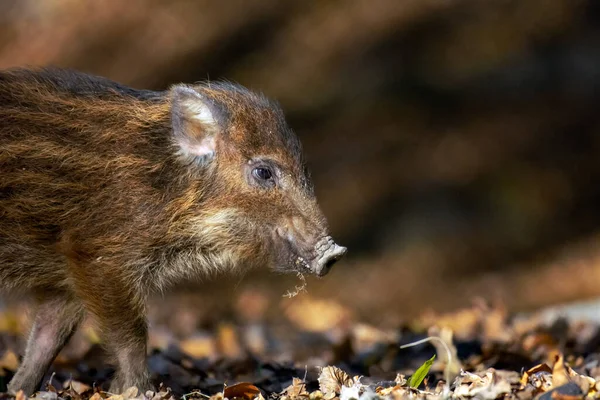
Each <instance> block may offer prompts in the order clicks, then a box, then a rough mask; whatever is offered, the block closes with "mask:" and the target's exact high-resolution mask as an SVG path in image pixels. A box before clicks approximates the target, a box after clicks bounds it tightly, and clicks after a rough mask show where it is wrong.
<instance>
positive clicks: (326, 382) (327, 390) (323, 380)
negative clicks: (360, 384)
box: [318, 367, 354, 399]
mask: <svg viewBox="0 0 600 400" xmlns="http://www.w3.org/2000/svg"><path fill="white" fill-rule="evenodd" d="M318 380H319V389H321V392H323V398H325V399H332V398H334V397H335V396H337V395H339V394H340V393H341V391H342V386H348V387H350V386H352V385H353V384H354V380H353V379H352V378H350V376H348V374H347V373H345V372H344V371H342V370H341V369H339V368H338V367H325V368H323V369H322V370H321V373H320V374H319V379H318Z"/></svg>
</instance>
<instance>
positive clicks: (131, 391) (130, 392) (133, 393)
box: [121, 386, 139, 400]
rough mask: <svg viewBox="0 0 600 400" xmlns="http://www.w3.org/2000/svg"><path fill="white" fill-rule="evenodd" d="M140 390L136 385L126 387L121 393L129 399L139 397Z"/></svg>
mask: <svg viewBox="0 0 600 400" xmlns="http://www.w3.org/2000/svg"><path fill="white" fill-rule="evenodd" d="M138 392H139V391H138V388H137V387H135V386H132V387H130V388H128V389H126V390H125V391H124V392H123V393H121V396H123V399H125V400H129V399H133V398H135V397H137V395H138Z"/></svg>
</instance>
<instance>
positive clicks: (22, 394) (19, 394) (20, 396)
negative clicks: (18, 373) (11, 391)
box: [15, 390, 27, 400]
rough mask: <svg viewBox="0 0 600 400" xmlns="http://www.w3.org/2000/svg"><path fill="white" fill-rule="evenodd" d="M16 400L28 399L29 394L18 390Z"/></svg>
mask: <svg viewBox="0 0 600 400" xmlns="http://www.w3.org/2000/svg"><path fill="white" fill-rule="evenodd" d="M15 400H27V396H26V395H25V392H24V391H22V390H19V391H18V392H17V394H16V395H15Z"/></svg>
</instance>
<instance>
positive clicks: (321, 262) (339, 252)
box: [313, 238, 347, 276]
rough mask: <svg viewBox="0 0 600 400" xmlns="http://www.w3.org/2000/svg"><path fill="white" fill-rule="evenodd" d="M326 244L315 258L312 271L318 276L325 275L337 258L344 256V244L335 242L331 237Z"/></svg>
mask: <svg viewBox="0 0 600 400" xmlns="http://www.w3.org/2000/svg"><path fill="white" fill-rule="evenodd" d="M328 239H329V240H328V244H327V246H326V247H324V248H323V249H322V250H321V251H320V255H319V256H318V257H317V258H316V262H315V265H314V267H313V268H314V272H315V274H317V275H318V276H325V275H327V273H328V272H329V270H331V267H333V264H335V263H336V262H337V261H338V260H339V259H341V258H342V257H344V254H346V251H347V249H346V248H345V247H344V246H340V245H338V244H336V243H335V242H334V241H333V240H332V239H331V238H328Z"/></svg>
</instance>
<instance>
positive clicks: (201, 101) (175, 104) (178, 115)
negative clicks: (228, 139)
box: [171, 85, 222, 163]
mask: <svg viewBox="0 0 600 400" xmlns="http://www.w3.org/2000/svg"><path fill="white" fill-rule="evenodd" d="M171 92H172V106H171V107H172V108H171V113H172V115H171V120H172V124H173V136H174V139H175V142H176V144H177V145H178V146H179V153H180V154H181V156H183V157H185V158H186V159H194V160H197V161H200V162H201V163H205V162H208V161H210V160H211V159H212V158H213V157H214V155H215V151H216V137H217V135H218V134H220V132H221V131H222V124H221V122H220V121H222V116H221V115H220V113H219V109H218V106H217V105H216V104H215V102H214V101H213V100H212V99H210V98H209V97H207V96H205V95H203V94H202V93H200V92H198V91H196V90H195V89H193V88H192V87H190V86H186V85H176V86H174V87H173V88H172V89H171Z"/></svg>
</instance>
